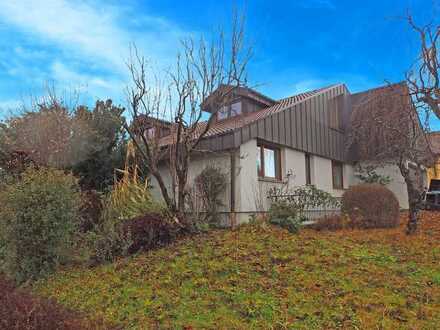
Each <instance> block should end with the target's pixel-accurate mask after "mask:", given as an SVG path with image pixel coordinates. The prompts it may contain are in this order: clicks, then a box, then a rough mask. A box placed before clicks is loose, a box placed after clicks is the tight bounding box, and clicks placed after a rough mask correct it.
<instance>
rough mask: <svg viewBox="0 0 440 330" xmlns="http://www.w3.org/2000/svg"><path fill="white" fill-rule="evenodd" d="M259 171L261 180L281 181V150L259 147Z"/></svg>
mask: <svg viewBox="0 0 440 330" xmlns="http://www.w3.org/2000/svg"><path fill="white" fill-rule="evenodd" d="M257 152H258V154H257V171H258V176H259V177H260V178H269V179H277V180H281V153H280V149H278V148H274V147H270V146H267V145H258V147H257Z"/></svg>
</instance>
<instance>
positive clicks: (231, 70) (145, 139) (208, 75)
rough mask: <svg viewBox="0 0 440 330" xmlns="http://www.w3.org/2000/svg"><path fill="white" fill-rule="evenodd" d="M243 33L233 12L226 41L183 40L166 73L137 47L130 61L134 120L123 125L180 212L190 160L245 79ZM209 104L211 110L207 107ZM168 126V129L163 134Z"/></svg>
mask: <svg viewBox="0 0 440 330" xmlns="http://www.w3.org/2000/svg"><path fill="white" fill-rule="evenodd" d="M244 38H245V33H244V18H243V17H238V16H237V15H235V16H234V19H233V22H232V29H231V36H230V39H229V40H228V42H226V37H225V34H224V33H223V32H220V33H219V35H218V36H216V37H214V38H213V39H212V41H210V42H206V41H205V39H203V38H201V39H200V40H199V41H195V40H194V39H192V38H189V39H186V40H184V41H183V42H182V50H181V52H180V53H179V54H178V56H177V61H176V64H175V66H174V67H172V68H171V69H170V70H168V71H167V72H166V73H165V75H164V76H165V78H164V79H160V78H158V75H155V74H153V73H151V72H154V70H151V67H149V66H148V64H147V62H146V60H145V58H144V57H143V56H141V55H139V53H138V52H137V50H136V48H135V49H134V52H133V56H132V57H131V60H130V61H129V64H128V68H129V71H130V73H131V77H132V83H133V84H132V87H131V88H129V90H128V97H129V104H130V108H129V109H130V113H131V116H132V118H133V124H132V125H129V124H127V123H126V124H125V128H126V130H127V132H128V133H129V135H130V136H131V138H132V139H133V141H134V144H135V146H136V147H137V149H138V150H139V152H140V154H141V155H142V158H143V161H144V164H145V167H146V168H147V170H148V172H149V173H150V174H151V175H152V176H153V177H154V178H155V179H156V181H157V184H158V186H159V188H160V190H161V193H162V196H163V199H164V200H165V202H166V204H167V206H168V207H169V209H170V210H171V211H172V212H174V213H176V214H180V215H181V214H183V212H184V207H185V195H186V190H187V183H188V182H187V181H188V169H189V164H190V161H191V159H192V157H193V155H194V153H195V152H197V147H198V146H199V143H200V141H201V140H202V139H203V138H204V137H205V136H206V134H207V132H208V131H209V129H210V127H211V125H212V123H213V122H214V120H215V118H216V111H217V110H219V109H221V108H222V107H223V106H224V105H226V104H228V103H229V102H230V101H231V99H232V98H233V96H234V91H235V90H236V88H238V87H241V86H244V85H246V83H247V77H246V69H247V65H248V62H249V59H250V57H251V53H252V52H251V48H250V47H247V46H246V45H245V40H244ZM207 109H209V110H210V113H208V112H205V111H204V110H207ZM206 117H207V118H206ZM168 118H169V121H164V120H163V119H168ZM164 132H166V133H169V134H168V136H167V137H165V138H164V136H163V135H164V134H166V133H164ZM165 160H166V162H167V164H168V168H169V171H170V173H171V177H172V180H173V184H172V187H171V190H170V189H169V187H167V185H166V183H165V180H164V177H163V172H161V171H160V163H161V162H164V161H165Z"/></svg>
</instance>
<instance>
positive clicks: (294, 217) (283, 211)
mask: <svg viewBox="0 0 440 330" xmlns="http://www.w3.org/2000/svg"><path fill="white" fill-rule="evenodd" d="M268 218H269V222H270V223H272V224H274V225H277V226H280V227H282V228H285V229H287V230H288V231H289V232H291V233H297V232H298V231H299V230H300V229H301V226H302V223H303V222H304V221H305V220H306V219H305V218H304V217H303V216H302V215H301V214H300V213H299V212H298V208H297V206H296V205H295V204H292V203H289V202H288V201H287V200H281V201H275V202H273V203H272V204H271V205H270V208H269V212H268Z"/></svg>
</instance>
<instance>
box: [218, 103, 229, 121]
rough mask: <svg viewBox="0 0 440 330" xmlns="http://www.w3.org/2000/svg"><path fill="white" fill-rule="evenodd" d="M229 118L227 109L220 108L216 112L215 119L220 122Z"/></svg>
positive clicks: (224, 107)
mask: <svg viewBox="0 0 440 330" xmlns="http://www.w3.org/2000/svg"><path fill="white" fill-rule="evenodd" d="M228 117H229V107H227V106H222V107H221V109H220V110H219V111H218V112H217V119H218V120H222V119H226V118H228Z"/></svg>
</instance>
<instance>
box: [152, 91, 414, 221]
mask: <svg viewBox="0 0 440 330" xmlns="http://www.w3.org/2000/svg"><path fill="white" fill-rule="evenodd" d="M381 88H382V89H383V92H384V93H386V92H387V88H389V87H388V86H385V87H381ZM360 96H362V93H357V94H351V93H350V91H349V90H348V88H347V87H346V86H345V85H344V84H335V85H332V86H328V87H324V88H320V89H316V90H313V91H309V92H304V93H300V94H297V95H293V96H290V97H287V98H284V99H281V100H274V99H272V98H270V97H268V96H266V95H262V94H261V93H259V92H257V91H255V90H253V89H250V88H246V87H240V88H237V89H236V90H235V91H234V97H233V98H231V102H230V103H229V104H228V105H227V106H223V107H222V108H221V109H206V111H210V112H215V113H216V114H215V115H216V118H215V121H214V122H213V124H212V125H211V127H210V129H209V130H208V132H207V134H206V135H205V137H204V138H203V140H202V141H201V142H200V144H199V146H198V153H197V154H196V155H193V157H192V161H191V165H190V169H189V183H190V185H191V184H192V182H193V181H194V179H195V177H196V176H197V175H198V174H199V173H200V172H201V171H202V170H203V169H204V168H205V167H206V166H207V165H214V166H216V167H218V168H220V169H222V170H223V171H224V172H225V173H227V174H228V188H227V191H226V192H225V194H224V198H223V208H222V211H223V212H225V213H227V214H234V217H236V218H237V221H245V220H246V219H248V217H249V215H251V214H254V213H256V212H261V211H265V210H267V209H268V206H269V200H268V196H267V195H268V191H269V189H270V188H271V187H274V186H275V187H276V186H281V185H286V184H288V185H289V186H291V187H295V186H302V185H315V186H316V187H317V188H319V189H322V190H324V191H327V192H329V193H331V194H332V195H333V196H336V197H341V196H342V194H343V192H344V190H346V189H347V188H348V187H349V186H350V185H354V184H356V183H358V182H359V179H358V178H357V176H356V165H357V162H356V159H353V157H352V156H351V155H350V152H347V131H348V130H349V129H350V114H351V112H352V109H353V107H354V106H355V103H356V102H357V101H358V100H359V99H360ZM171 138H172V137H171V136H170V135H166V134H164V136H163V137H162V138H161V143H163V144H167V143H170V139H171ZM378 171H379V172H380V173H381V174H384V175H386V176H389V177H390V179H391V182H390V184H389V185H388V186H389V188H390V189H391V190H392V191H393V192H394V193H395V195H396V196H397V198H398V200H399V203H400V206H401V208H403V209H406V208H408V201H407V192H406V185H405V182H404V179H403V177H402V176H401V174H400V172H399V169H398V168H397V167H396V166H392V165H387V166H383V167H380V168H378ZM161 172H162V173H163V177H164V178H165V181H166V183H167V184H168V185H169V188H170V189H171V182H172V180H171V176H170V174H169V170H168V168H167V165H166V164H164V166H163V168H162V169H161ZM152 184H153V187H154V188H153V192H154V194H155V195H156V196H158V197H160V190H159V189H158V188H157V187H155V182H154V180H153V182H152Z"/></svg>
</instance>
